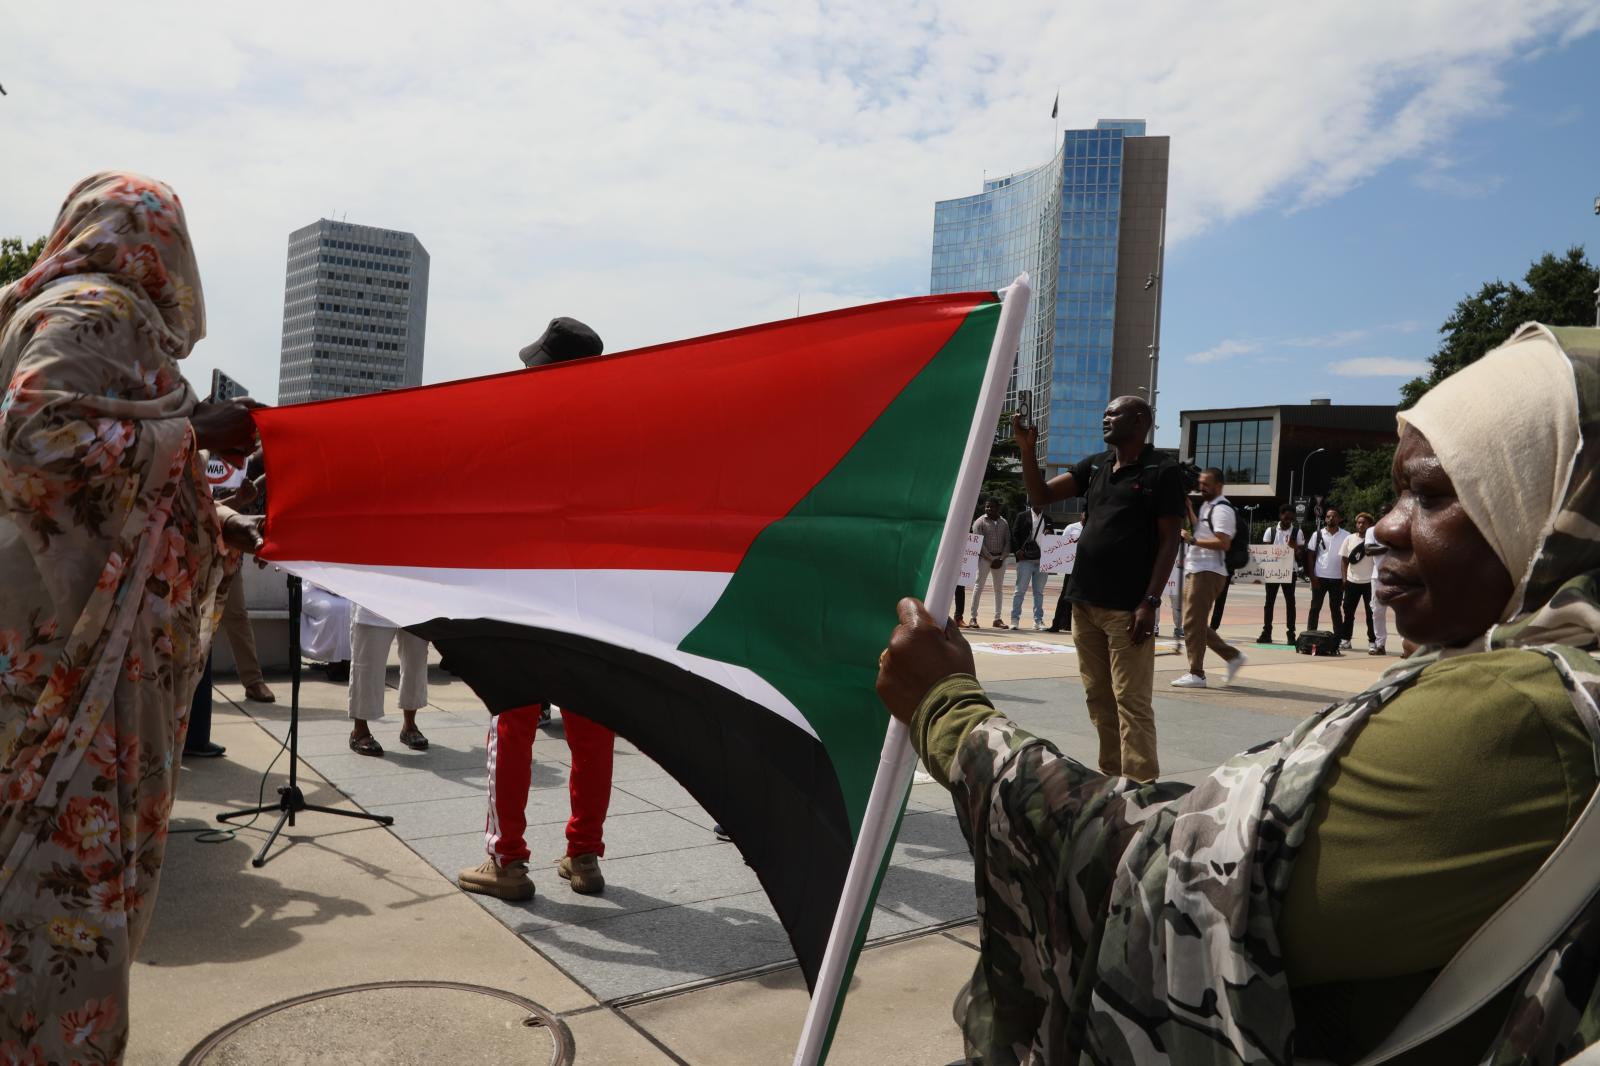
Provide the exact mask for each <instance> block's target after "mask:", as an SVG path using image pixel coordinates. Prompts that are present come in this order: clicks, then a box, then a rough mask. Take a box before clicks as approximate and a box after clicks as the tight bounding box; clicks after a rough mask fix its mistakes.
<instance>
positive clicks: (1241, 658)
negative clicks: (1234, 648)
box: [1222, 652, 1250, 685]
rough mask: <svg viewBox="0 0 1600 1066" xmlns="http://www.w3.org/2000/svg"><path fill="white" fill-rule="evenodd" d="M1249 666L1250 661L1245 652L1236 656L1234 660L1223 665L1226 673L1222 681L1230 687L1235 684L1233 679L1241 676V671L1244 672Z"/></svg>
mask: <svg viewBox="0 0 1600 1066" xmlns="http://www.w3.org/2000/svg"><path fill="white" fill-rule="evenodd" d="M1249 665H1250V659H1249V658H1248V657H1247V656H1246V655H1245V653H1244V652H1240V653H1239V654H1238V655H1235V656H1234V657H1233V658H1231V659H1229V660H1228V661H1227V662H1225V663H1223V664H1222V669H1223V671H1224V673H1223V678H1222V679H1223V680H1224V681H1225V682H1227V683H1228V684H1230V685H1231V684H1233V679H1234V678H1235V677H1237V676H1238V675H1239V671H1240V670H1243V669H1244V668H1245V667H1246V666H1249Z"/></svg>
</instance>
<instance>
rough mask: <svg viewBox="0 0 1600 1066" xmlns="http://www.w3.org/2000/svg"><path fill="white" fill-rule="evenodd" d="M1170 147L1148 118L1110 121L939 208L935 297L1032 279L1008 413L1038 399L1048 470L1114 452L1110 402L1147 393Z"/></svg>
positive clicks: (1075, 133)
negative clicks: (1108, 433) (1108, 448)
mask: <svg viewBox="0 0 1600 1066" xmlns="http://www.w3.org/2000/svg"><path fill="white" fill-rule="evenodd" d="M1168 148H1169V141H1168V138H1166V137H1149V136H1146V135H1145V124H1144V122H1142V121H1138V120H1120V119H1119V120H1109V119H1107V120H1101V121H1100V122H1099V123H1098V124H1097V125H1096V127H1095V128H1094V129H1086V130H1067V131H1066V132H1065V133H1063V134H1062V138H1061V146H1060V149H1059V150H1058V151H1057V153H1056V156H1055V158H1054V159H1052V160H1051V161H1050V162H1048V163H1046V164H1044V165H1043V166H1039V167H1035V168H1034V169H1032V170H1027V171H1023V172H1021V173H1018V174H1012V175H1009V176H1006V177H1002V178H994V179H991V180H986V181H985V182H984V183H983V191H982V192H980V193H978V194H977V195H975V196H967V197H962V198H960V199H956V200H942V201H939V202H938V203H936V204H934V222H933V271H932V278H931V284H930V291H932V292H935V293H941V292H964V291H971V290H978V289H993V288H999V287H1001V286H1004V285H1006V284H1009V283H1010V282H1011V280H1012V279H1013V278H1015V277H1016V276H1017V274H1019V273H1021V272H1022V271H1027V272H1028V274H1029V275H1030V276H1031V277H1032V278H1033V282H1034V301H1035V302H1034V305H1033V308H1032V311H1031V313H1030V314H1029V316H1028V323H1027V325H1026V326H1025V328H1024V331H1023V335H1022V343H1021V349H1020V351H1019V353H1018V358H1017V369H1016V372H1015V374H1014V375H1013V377H1012V380H1011V384H1010V390H1009V393H1008V395H1007V407H1008V408H1009V407H1012V406H1014V405H1015V403H1016V399H1017V393H1018V392H1019V391H1021V390H1028V391H1029V392H1031V393H1032V395H1033V405H1034V410H1035V411H1036V412H1037V420H1038V422H1039V426H1040V458H1041V459H1043V460H1044V462H1045V465H1046V470H1047V473H1049V474H1052V475H1053V474H1055V473H1058V472H1060V470H1061V469H1063V468H1064V467H1067V466H1070V465H1071V464H1073V463H1075V462H1077V461H1078V460H1079V459H1081V458H1083V457H1084V456H1085V455H1089V454H1091V453H1093V452H1098V451H1102V450H1104V447H1105V445H1104V442H1103V441H1102V439H1101V436H1100V415H1101V413H1102V412H1103V411H1104V410H1105V405H1106V403H1107V402H1108V401H1109V400H1110V399H1111V398H1112V397H1113V396H1118V395H1123V394H1133V395H1145V393H1146V391H1147V390H1148V389H1149V387H1150V385H1151V382H1150V359H1149V355H1150V347H1151V345H1152V344H1153V343H1154V335H1155V328H1156V322H1155V307H1156V299H1155V296H1156V294H1155V286H1154V284H1153V279H1152V277H1151V276H1152V275H1154V274H1156V273H1158V271H1159V267H1158V264H1157V256H1158V246H1159V242H1160V227H1161V215H1162V212H1163V211H1164V210H1165V208H1166V191H1167V190H1166V187H1167V163H1168ZM1147 282H1151V283H1150V284H1149V285H1148V287H1147V284H1146V283H1147Z"/></svg>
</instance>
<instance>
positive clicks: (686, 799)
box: [616, 773, 700, 810]
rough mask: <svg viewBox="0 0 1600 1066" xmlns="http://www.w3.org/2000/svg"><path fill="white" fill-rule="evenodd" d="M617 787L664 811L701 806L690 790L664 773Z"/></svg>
mask: <svg viewBox="0 0 1600 1066" xmlns="http://www.w3.org/2000/svg"><path fill="white" fill-rule="evenodd" d="M616 787H617V789H618V791H622V792H627V793H629V794H630V795H634V796H637V797H639V798H640V799H642V800H646V801H647V802H649V803H650V804H651V805H653V806H656V807H660V808H661V809H662V810H672V809H673V808H675V807H698V806H699V805H700V804H699V801H698V800H696V799H695V798H694V796H692V795H691V794H690V793H689V790H688V789H686V788H684V787H683V786H682V785H680V784H678V782H676V781H674V780H673V779H672V778H671V777H669V776H667V775H666V774H664V773H663V774H662V775H661V776H660V777H646V778H639V779H637V780H634V781H629V782H627V783H625V784H620V785H617V786H616Z"/></svg>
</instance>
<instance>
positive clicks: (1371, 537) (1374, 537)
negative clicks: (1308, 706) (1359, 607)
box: [1363, 521, 1389, 655]
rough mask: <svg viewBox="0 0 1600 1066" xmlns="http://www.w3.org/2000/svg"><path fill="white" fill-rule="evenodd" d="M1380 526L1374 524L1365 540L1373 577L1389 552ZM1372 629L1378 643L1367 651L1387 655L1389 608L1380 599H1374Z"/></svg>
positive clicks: (1370, 653)
mask: <svg viewBox="0 0 1600 1066" xmlns="http://www.w3.org/2000/svg"><path fill="white" fill-rule="evenodd" d="M1377 530H1378V524H1377V522H1376V521H1374V522H1373V524H1372V526H1371V528H1369V529H1368V530H1367V534H1366V536H1365V537H1364V538H1363V539H1364V540H1365V541H1366V543H1367V558H1369V559H1371V560H1372V561H1373V562H1372V570H1373V576H1374V577H1376V576H1377V570H1378V560H1379V559H1381V558H1383V556H1384V555H1385V554H1387V553H1388V551H1389V546H1388V545H1387V544H1385V543H1383V542H1382V541H1381V540H1379V539H1378V533H1377ZM1372 628H1373V630H1374V632H1376V633H1377V636H1378V642H1377V643H1376V644H1374V645H1373V646H1372V647H1370V648H1368V649H1367V654H1368V655H1385V654H1387V653H1388V651H1389V647H1388V645H1389V608H1387V607H1385V606H1384V605H1383V603H1382V602H1381V601H1380V600H1379V599H1378V597H1376V596H1374V597H1372Z"/></svg>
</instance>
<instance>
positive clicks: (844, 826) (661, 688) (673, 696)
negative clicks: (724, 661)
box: [407, 619, 854, 987]
mask: <svg viewBox="0 0 1600 1066" xmlns="http://www.w3.org/2000/svg"><path fill="white" fill-rule="evenodd" d="M407 628H408V629H409V630H410V631H411V632H413V633H416V634H417V635H418V636H421V637H423V638H424V639H426V640H428V641H430V642H431V643H432V644H433V645H434V646H435V647H436V648H438V649H439V653H440V655H441V656H442V658H443V663H442V665H443V667H444V669H446V670H448V671H449V672H450V673H453V674H455V675H456V676H458V677H460V678H461V679H462V680H463V681H465V682H466V683H467V684H468V685H469V686H470V687H471V688H472V691H473V692H474V693H476V694H477V696H478V698H479V699H481V700H483V702H484V703H485V704H486V705H487V706H488V708H489V711H490V713H491V714H498V713H499V712H501V711H505V710H510V709H512V708H515V707H525V706H527V705H529V704H533V703H538V702H540V701H542V700H549V701H550V702H552V703H554V704H556V705H558V706H559V707H561V708H562V709H563V711H566V710H567V709H569V708H570V709H571V710H572V712H573V713H575V714H581V715H583V716H584V717H586V718H591V719H593V720H594V721H596V722H599V723H600V724H601V725H604V726H607V727H608V728H610V729H613V730H615V731H616V732H617V733H618V734H619V735H621V736H622V737H624V738H626V739H627V740H629V741H630V742H632V743H633V744H634V745H635V746H636V747H638V748H639V750H640V751H642V752H643V753H644V754H645V755H647V756H649V757H650V758H651V759H654V760H655V761H656V762H657V763H659V764H660V765H661V767H662V768H663V769H665V770H666V771H667V773H669V774H671V775H672V776H673V778H675V779H676V780H677V781H678V783H679V784H681V785H682V786H683V787H684V788H685V789H687V790H688V791H689V792H690V794H692V795H693V796H694V798H695V799H696V800H697V801H698V802H699V803H700V805H701V806H702V807H704V808H705V810H706V811H707V813H709V814H710V815H711V816H712V817H713V818H715V819H716V820H717V821H718V822H719V823H720V824H721V825H722V827H723V828H724V829H725V830H727V831H728V834H729V835H730V836H731V837H732V838H733V841H734V844H735V845H736V846H737V847H738V848H739V850H740V852H741V853H743V855H744V857H745V860H746V861H747V862H748V863H749V864H750V866H751V868H752V869H754V870H755V872H756V876H757V877H758V878H760V880H761V885H762V887H763V888H764V889H765V890H766V893H767V898H768V899H769V900H771V902H772V906H773V909H774V910H775V911H776V912H777V914H778V918H779V920H780V921H782V923H783V927H784V929H785V930H786V931H787V932H788V934H789V942H790V944H791V945H792V946H793V947H794V951H795V955H796V957H797V958H798V959H799V962H800V969H801V972H802V973H804V975H805V979H806V984H807V986H808V987H810V986H812V985H814V983H815V981H816V976H817V971H818V969H819V968H820V967H821V965H822V955H823V951H824V950H825V949H826V947H827V943H828V933H829V930H830V929H831V927H832V925H833V915H834V910H835V909H836V907H837V906H838V902H839V896H840V893H841V891H842V889H843V886H844V879H845V873H846V871H847V870H848V869H849V865H850V853H851V850H852V848H853V847H854V835H853V833H852V831H851V828H850V822H849V818H848V817H847V815H846V813H845V806H844V797H843V794H842V792H841V790H840V788H839V779H838V777H837V775H836V774H835V773H834V769H833V763H832V762H831V761H830V760H829V758H828V753H827V750H826V749H825V748H824V747H823V746H822V744H821V742H819V741H818V740H817V739H816V738H815V737H813V736H811V735H810V734H809V733H806V732H805V731H804V730H802V729H800V728H799V727H798V726H796V725H794V724H793V723H791V722H789V721H788V720H787V719H784V718H782V717H780V716H779V715H777V714H775V713H774V712H772V711H770V710H768V709H767V708H765V707H763V706H762V705H760V704H758V703H756V702H754V701H752V700H749V699H746V698H745V697H743V696H740V695H739V694H738V693H735V692H731V691H729V690H728V689H725V688H723V687H722V686H720V685H718V684H716V683H714V682H712V681H709V680H707V679H706V678H703V677H701V676H700V675H698V674H695V673H692V672H690V671H688V670H685V669H683V668H681V667H679V666H675V665H673V664H672V663H668V662H664V661H662V660H660V659H657V658H655V657H654V656H650V655H646V654H643V653H641V652H637V651H633V650H630V649H627V648H622V647H618V646H617V645H614V644H607V643H605V642H604V641H599V640H594V639H592V638H588V637H580V636H575V635H573V634H571V633H563V632H560V631H557V630H550V629H539V628H535V627H532V626H522V625H516V624H513V623H510V622H498V621H493V620H490V619H474V620H451V619H435V620H433V621H431V622H424V623H422V624H420V625H415V626H409V627H407ZM534 757H535V758H538V750H537V747H536V748H535V751H534Z"/></svg>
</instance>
